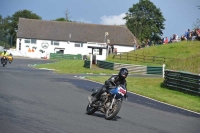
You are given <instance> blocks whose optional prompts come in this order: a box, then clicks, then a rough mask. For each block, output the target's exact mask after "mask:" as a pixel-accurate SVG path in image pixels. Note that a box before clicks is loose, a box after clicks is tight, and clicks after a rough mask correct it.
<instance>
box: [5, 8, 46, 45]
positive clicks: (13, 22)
mask: <svg viewBox="0 0 200 133" xmlns="http://www.w3.org/2000/svg"><path fill="white" fill-rule="evenodd" d="M7 18H8V17H7ZM9 18H10V19H9V23H8V26H7V28H8V34H9V35H10V39H11V40H12V44H16V32H15V30H17V28H18V26H17V24H18V21H19V18H27V19H40V20H41V19H42V18H41V17H40V16H38V15H37V14H35V13H32V11H29V10H20V11H17V12H15V13H14V14H13V15H12V17H9Z"/></svg>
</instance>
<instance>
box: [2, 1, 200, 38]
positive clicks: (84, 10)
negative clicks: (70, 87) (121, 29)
mask: <svg viewBox="0 0 200 133" xmlns="http://www.w3.org/2000/svg"><path fill="white" fill-rule="evenodd" d="M150 1H151V2H153V3H154V5H155V6H156V7H157V8H160V9H161V12H162V14H163V16H164V18H165V19H166V21H165V30H163V33H164V36H166V37H168V38H169V37H170V36H172V34H178V35H179V36H181V35H182V34H184V32H185V30H187V29H193V23H194V22H196V20H197V19H200V9H198V7H197V6H200V0H150ZM138 2H139V0H0V14H1V15H2V16H3V17H7V16H8V15H9V16H12V15H13V14H14V13H15V12H17V11H19V10H24V9H26V10H30V11H32V12H33V13H36V14H37V15H39V16H40V17H42V19H43V20H54V19H56V18H61V17H64V18H65V12H66V11H67V10H68V11H69V19H70V20H74V21H80V22H85V23H94V24H107V25H113V24H116V25H121V24H125V20H123V19H122V18H123V17H124V16H125V13H126V12H128V9H129V8H130V7H132V6H133V4H136V3H138Z"/></svg>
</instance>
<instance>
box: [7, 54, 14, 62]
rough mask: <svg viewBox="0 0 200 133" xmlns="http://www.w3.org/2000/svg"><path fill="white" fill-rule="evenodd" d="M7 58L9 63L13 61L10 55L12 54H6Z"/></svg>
mask: <svg viewBox="0 0 200 133" xmlns="http://www.w3.org/2000/svg"><path fill="white" fill-rule="evenodd" d="M7 59H8V61H9V63H10V64H11V62H13V57H12V55H8V56H7Z"/></svg>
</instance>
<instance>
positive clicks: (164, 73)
mask: <svg viewBox="0 0 200 133" xmlns="http://www.w3.org/2000/svg"><path fill="white" fill-rule="evenodd" d="M164 77H165V64H163V78H164Z"/></svg>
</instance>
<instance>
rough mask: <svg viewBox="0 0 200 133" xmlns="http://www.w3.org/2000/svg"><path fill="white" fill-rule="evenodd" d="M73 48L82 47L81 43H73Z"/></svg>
mask: <svg viewBox="0 0 200 133" xmlns="http://www.w3.org/2000/svg"><path fill="white" fill-rule="evenodd" d="M74 47H76V48H80V47H83V43H74Z"/></svg>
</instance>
